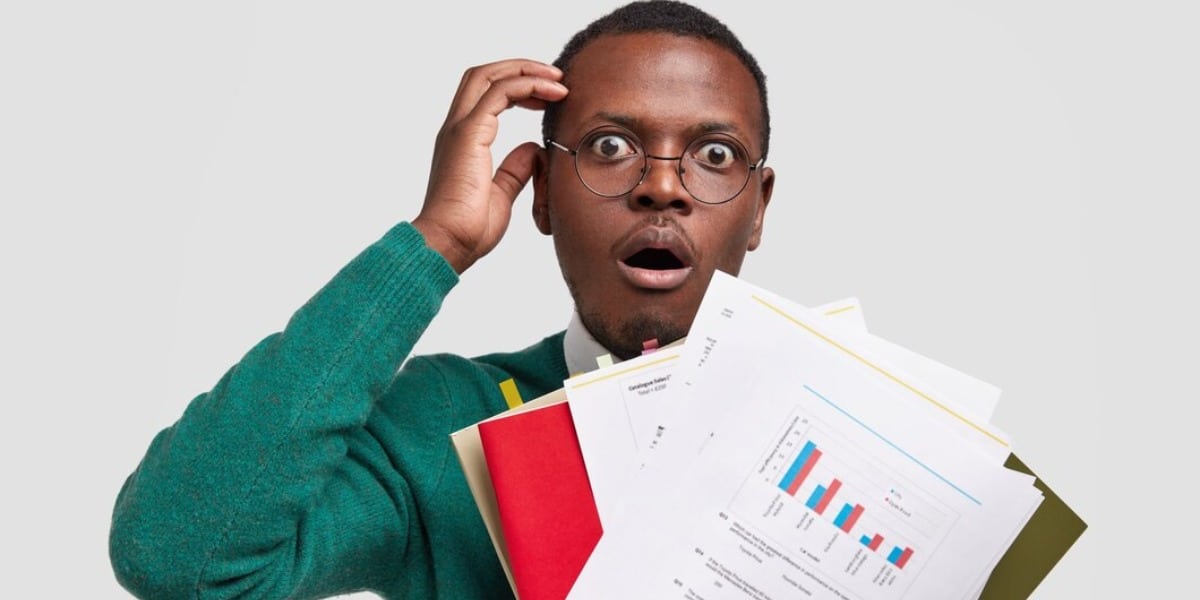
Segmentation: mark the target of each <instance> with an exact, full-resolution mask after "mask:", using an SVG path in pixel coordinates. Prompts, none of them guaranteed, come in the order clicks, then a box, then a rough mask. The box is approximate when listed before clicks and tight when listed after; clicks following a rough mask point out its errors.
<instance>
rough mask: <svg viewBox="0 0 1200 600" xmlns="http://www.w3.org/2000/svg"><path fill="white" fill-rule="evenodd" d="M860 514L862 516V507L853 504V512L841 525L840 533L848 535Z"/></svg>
mask: <svg viewBox="0 0 1200 600" xmlns="http://www.w3.org/2000/svg"><path fill="white" fill-rule="evenodd" d="M835 481H836V480H835ZM822 500H824V498H822ZM862 514H863V507H862V505H861V504H855V505H854V510H852V511H850V516H849V517H847V518H846V522H845V523H842V531H845V532H846V533H850V529H851V528H852V527H854V524H855V523H856V522H858V518H859V517H861V516H862Z"/></svg>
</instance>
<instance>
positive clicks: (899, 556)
mask: <svg viewBox="0 0 1200 600" xmlns="http://www.w3.org/2000/svg"><path fill="white" fill-rule="evenodd" d="M912 554H913V550H912V548H908V547H905V548H900V546H893V547H892V551H891V552H889V553H888V557H887V559H888V562H890V563H892V564H893V565H896V567H898V568H901V569H903V568H904V565H905V564H906V563H907V562H908V559H909V558H910V557H912Z"/></svg>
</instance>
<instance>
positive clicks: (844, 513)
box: [833, 504, 854, 527]
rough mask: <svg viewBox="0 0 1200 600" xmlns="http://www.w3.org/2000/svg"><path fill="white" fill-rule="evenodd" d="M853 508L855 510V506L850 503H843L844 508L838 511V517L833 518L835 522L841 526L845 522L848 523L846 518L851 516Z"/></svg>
mask: <svg viewBox="0 0 1200 600" xmlns="http://www.w3.org/2000/svg"><path fill="white" fill-rule="evenodd" d="M853 510H854V507H853V506H850V505H849V504H843V505H842V510H840V511H838V516H837V518H836V519H834V520H833V524H834V525H837V526H838V527H841V526H842V525H843V524H845V523H846V519H849V518H850V513H851V512H852V511H853Z"/></svg>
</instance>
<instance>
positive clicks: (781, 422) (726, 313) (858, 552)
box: [452, 273, 1085, 600]
mask: <svg viewBox="0 0 1200 600" xmlns="http://www.w3.org/2000/svg"><path fill="white" fill-rule="evenodd" d="M999 396H1000V390H999V389H997V388H996V387H995V386H992V385H990V384H987V383H985V382H982V381H979V380H978V379H975V378H973V377H970V376H968V375H966V374H963V373H961V372H958V371H955V370H953V369H951V368H949V367H947V366H945V365H942V364H940V363H937V362H935V361H932V360H930V359H927V358H925V357H922V356H920V355H918V354H915V353H913V352H911V351H908V350H906V349H904V348H902V347H900V346H898V345H895V344H892V343H890V342H887V341H885V340H883V339H881V338H879V337H877V336H873V335H871V334H870V333H869V332H868V331H867V330H866V326H865V321H864V319H863V316H862V310H861V307H859V306H858V304H857V302H855V301H853V300H848V301H845V302H840V303H835V304H834V305H829V306H826V307H820V308H817V309H809V308H806V307H803V306H800V305H797V304H795V303H792V302H790V301H788V300H786V299H783V298H780V297H778V296H776V295H774V294H772V293H770V292H767V291H766V290H762V289H759V288H756V287H755V286H752V285H750V284H748V283H746V282H743V281H741V280H738V279H736V278H734V277H732V276H729V275H725V274H723V273H717V274H716V275H715V276H714V278H713V280H712V282H711V284H710V286H709V289H708V292H707V294H706V295H705V298H704V301H703V303H702V305H701V307H700V310H699V312H698V314H697V317H696V319H695V321H694V323H693V325H692V328H691V330H690V332H689V335H688V338H687V340H686V341H685V343H682V344H677V345H675V346H672V347H668V348H663V349H659V350H657V351H654V352H650V353H647V354H644V355H642V356H641V357H639V358H636V359H633V360H629V361H625V362H623V363H619V364H616V365H612V366H608V367H604V368H600V369H597V370H596V371H593V372H590V373H586V374H582V375H578V376H575V377H572V378H571V379H569V380H567V381H566V382H564V389H563V390H561V391H560V392H557V393H555V394H551V395H550V396H549V397H546V398H542V399H539V400H538V401H536V402H532V403H529V404H526V405H525V406H522V407H520V408H518V409H515V410H512V411H509V412H506V413H503V414H502V415H499V416H497V417H493V418H492V419H489V420H487V421H485V422H483V423H480V424H477V426H473V427H469V428H467V429H464V430H463V431H460V432H456V433H455V434H454V435H453V436H452V437H453V440H454V444H455V448H456V450H457V451H458V454H459V457H460V460H461V462H462V464H463V467H464V472H465V473H466V474H467V478H468V482H469V484H470V485H471V488H472V492H473V493H474V494H475V497H476V500H477V501H478V502H479V505H480V511H481V514H482V515H483V516H484V520H485V523H487V524H488V528H489V532H490V533H491V534H492V538H493V542H494V543H495V544H496V549H497V553H498V555H499V556H500V558H501V561H502V563H503V564H504V565H505V568H506V570H507V571H508V573H509V576H510V581H511V582H512V583H513V586H514V591H515V592H516V593H517V595H518V596H519V597H520V598H521V600H538V599H540V598H564V597H566V598H695V599H739V600H740V599H744V598H750V599H770V598H796V597H805V598H831V599H846V598H854V599H874V598H920V599H927V598H938V599H940V598H947V599H954V598H964V599H973V598H980V597H982V598H989V599H994V598H1025V597H1028V595H1029V594H1030V593H1031V592H1032V590H1033V588H1034V587H1035V586H1036V585H1037V583H1038V582H1040V581H1041V579H1042V578H1043V577H1044V576H1045V574H1046V573H1047V572H1048V571H1049V570H1050V568H1052V567H1053V565H1054V564H1055V563H1056V562H1057V561H1058V559H1059V558H1060V557H1061V556H1062V555H1063V554H1064V553H1065V552H1066V550H1067V549H1068V548H1069V547H1070V545H1071V544H1072V543H1073V542H1074V540H1075V539H1077V538H1078V537H1079V535H1080V534H1082V532H1083V529H1084V528H1085V525H1084V524H1083V522H1082V521H1081V520H1079V518H1078V517H1077V516H1076V515H1075V514H1074V513H1073V512H1071V511H1070V509H1069V508H1067V507H1066V505H1065V504H1063V503H1062V502H1061V500H1059V499H1058V498H1057V497H1056V496H1054V495H1053V494H1052V493H1051V492H1050V491H1049V488H1047V487H1046V486H1045V485H1044V483H1042V482H1040V481H1037V480H1036V478H1035V477H1034V476H1033V475H1032V474H1030V473H1029V472H1028V469H1026V468H1024V465H1022V464H1020V461H1018V460H1017V459H1016V457H1015V456H1014V455H1012V454H1011V448H1010V443H1009V440H1008V437H1007V436H1006V435H1005V434H1004V433H1003V432H1001V431H999V430H998V429H997V428H996V427H994V426H993V425H992V424H991V423H990V418H991V415H992V412H993V410H994V408H995V406H996V403H997V401H998V399H999ZM539 499H540V500H542V501H539ZM1035 515H1036V516H1035ZM601 532H602V533H601ZM989 576H991V578H990V579H989Z"/></svg>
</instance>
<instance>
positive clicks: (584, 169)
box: [575, 129, 646, 196]
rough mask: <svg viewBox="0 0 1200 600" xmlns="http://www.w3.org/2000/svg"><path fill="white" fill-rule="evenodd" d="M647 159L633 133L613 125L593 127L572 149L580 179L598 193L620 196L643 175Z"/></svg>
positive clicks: (630, 188)
mask: <svg viewBox="0 0 1200 600" xmlns="http://www.w3.org/2000/svg"><path fill="white" fill-rule="evenodd" d="M645 164H646V159H645V157H644V156H643V155H642V147H641V145H640V144H639V143H638V142H637V139H635V138H634V137H633V134H631V133H629V132H627V131H622V130H616V129H602V130H599V131H594V132H592V133H590V134H588V135H587V137H585V138H583V140H582V141H581V142H580V143H579V149H578V150H577V151H576V153H575V169H576V170H577V171H578V172H579V179H580V180H581V181H583V184H584V185H586V186H587V187H588V188H589V189H591V190H592V191H593V192H595V193H597V194H599V195H601V196H621V195H624V194H625V193H627V192H629V190H632V189H633V188H634V187H635V186H636V185H637V184H638V181H640V180H641V178H642V169H643V167H644V166H645Z"/></svg>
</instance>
